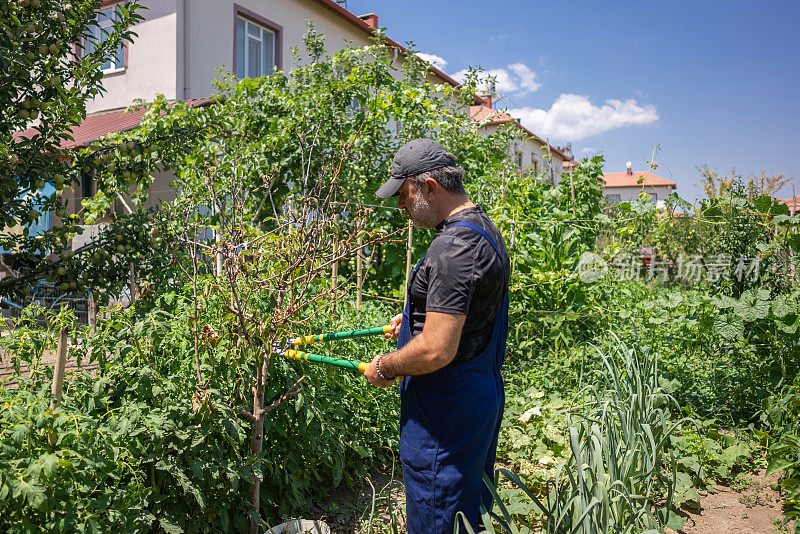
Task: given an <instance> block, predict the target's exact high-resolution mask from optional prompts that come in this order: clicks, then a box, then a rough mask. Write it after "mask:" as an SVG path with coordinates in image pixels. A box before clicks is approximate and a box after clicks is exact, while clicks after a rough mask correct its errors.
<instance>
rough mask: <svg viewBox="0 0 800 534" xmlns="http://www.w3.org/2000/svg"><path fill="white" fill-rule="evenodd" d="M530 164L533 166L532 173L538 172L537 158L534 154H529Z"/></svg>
mask: <svg viewBox="0 0 800 534" xmlns="http://www.w3.org/2000/svg"><path fill="white" fill-rule="evenodd" d="M531 166H532V167H533V174H534V175H537V174H539V160H537V159H536V154H531Z"/></svg>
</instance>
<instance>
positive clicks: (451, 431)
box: [397, 221, 508, 534]
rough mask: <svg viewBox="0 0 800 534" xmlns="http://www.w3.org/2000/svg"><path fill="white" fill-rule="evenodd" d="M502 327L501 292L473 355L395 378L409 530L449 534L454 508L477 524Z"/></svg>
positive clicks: (404, 331)
mask: <svg viewBox="0 0 800 534" xmlns="http://www.w3.org/2000/svg"><path fill="white" fill-rule="evenodd" d="M454 226H466V227H469V228H472V229H473V230H475V231H476V232H478V233H480V234H481V235H482V236H483V237H484V238H486V239H487V240H488V241H489V243H490V244H491V245H492V248H494V250H495V251H496V252H497V254H498V255H499V256H500V258H501V260H502V254H501V253H500V249H499V248H498V247H497V245H496V244H495V243H494V241H492V238H491V237H490V236H489V234H488V233H486V231H484V230H483V229H482V228H480V227H479V226H475V225H474V224H471V223H468V222H464V221H460V222H457V223H454V224H452V225H450V226H449V227H448V228H452V227H454ZM424 259H425V258H424V257H423V260H424ZM421 264H422V260H420V262H419V263H418V264H417V266H416V267H415V268H414V271H413V272H412V275H411V277H410V280H409V285H408V287H407V288H406V291H407V292H408V299H407V303H406V307H405V310H403V322H402V324H401V328H400V334H399V336H398V340H397V347H398V349H399V348H400V347H402V346H403V345H405V344H406V343H408V342H409V341H410V340H411V337H412V336H411V318H410V309H411V293H410V291H409V288H410V287H411V284H412V283H413V281H414V276H416V273H417V270H418V269H419V266H420V265H421ZM507 331H508V291H506V293H505V295H504V297H503V301H502V303H501V305H500V308H499V310H498V312H497V317H496V318H495V321H494V326H493V327H492V335H491V339H490V340H489V343H488V345H487V346H486V349H485V350H484V351H483V352H482V353H481V354H480V355H479V356H477V357H475V358H473V359H471V360H468V361H466V362H461V363H451V364H449V365H446V366H445V367H443V368H441V369H439V370H437V371H434V372H433V373H429V374H426V375H420V376H407V377H405V379H403V381H402V382H401V383H400V461H401V464H402V468H403V480H404V483H405V491H406V517H407V528H408V533H409V534H422V533H430V534H443V533H447V534H450V533H452V532H453V527H454V525H455V521H456V513H457V512H459V511H460V512H463V513H464V514H465V516H466V519H467V520H468V521H469V522H470V524H471V525H472V526H473V528H477V527H478V520H479V518H480V505H481V502H482V501H483V504H484V506H485V507H486V508H489V503H491V494H490V493H489V491H488V490H487V489H485V487H484V484H483V478H482V477H483V473H484V472H485V473H486V474H487V475H489V478H490V479H491V478H492V477H493V474H494V473H493V471H494V460H495V454H496V452H497V436H498V434H499V432H500V422H501V421H502V418H503V404H504V402H505V393H504V390H503V380H502V378H501V376H500V366H501V365H502V363H503V359H504V357H505V350H506V334H507ZM462 528H463V527H462Z"/></svg>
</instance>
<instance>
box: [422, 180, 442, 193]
mask: <svg viewBox="0 0 800 534" xmlns="http://www.w3.org/2000/svg"><path fill="white" fill-rule="evenodd" d="M425 185H427V186H428V191H427V192H428V193H430V194H436V193H438V192H439V189H441V187H442V186H441V185H439V182H437V181H436V180H434V179H433V178H426V179H425Z"/></svg>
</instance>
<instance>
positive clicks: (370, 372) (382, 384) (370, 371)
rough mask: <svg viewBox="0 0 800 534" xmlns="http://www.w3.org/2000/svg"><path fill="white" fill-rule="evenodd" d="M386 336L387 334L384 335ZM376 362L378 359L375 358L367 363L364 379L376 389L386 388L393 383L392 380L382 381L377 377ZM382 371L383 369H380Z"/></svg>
mask: <svg viewBox="0 0 800 534" xmlns="http://www.w3.org/2000/svg"><path fill="white" fill-rule="evenodd" d="M386 335H388V334H386ZM377 360H378V357H377V356H375V358H374V359H373V360H372V361H371V362H370V363H369V366H368V367H367V369H366V371H364V378H366V379H367V382H369V383H370V384H372V385H373V386H375V387H377V388H388V387H389V386H391V385H392V384H393V383H394V380H384V379H383V378H381V377H380V376H378V368H377V363H376V362H377ZM381 371H383V369H381Z"/></svg>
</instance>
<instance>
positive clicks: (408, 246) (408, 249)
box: [403, 219, 414, 308]
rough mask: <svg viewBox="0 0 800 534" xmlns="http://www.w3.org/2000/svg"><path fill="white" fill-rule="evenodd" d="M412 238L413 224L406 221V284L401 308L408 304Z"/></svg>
mask: <svg viewBox="0 0 800 534" xmlns="http://www.w3.org/2000/svg"><path fill="white" fill-rule="evenodd" d="M413 238H414V223H412V222H411V219H409V220H408V242H407V243H406V283H405V285H404V286H403V307H404V308H405V305H406V304H407V303H408V281H409V280H410V279H411V245H412V243H413Z"/></svg>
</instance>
